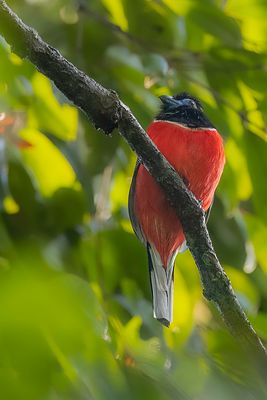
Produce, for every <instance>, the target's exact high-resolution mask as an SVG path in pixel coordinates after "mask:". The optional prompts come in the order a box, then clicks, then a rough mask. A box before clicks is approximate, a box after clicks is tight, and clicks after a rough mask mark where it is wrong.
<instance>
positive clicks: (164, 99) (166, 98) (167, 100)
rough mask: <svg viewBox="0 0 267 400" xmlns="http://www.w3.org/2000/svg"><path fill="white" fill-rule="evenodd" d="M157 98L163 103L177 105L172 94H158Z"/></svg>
mask: <svg viewBox="0 0 267 400" xmlns="http://www.w3.org/2000/svg"><path fill="white" fill-rule="evenodd" d="M159 99H160V101H161V102H162V104H164V105H168V106H170V105H177V100H175V99H174V98H173V97H172V96H165V95H164V96H159Z"/></svg>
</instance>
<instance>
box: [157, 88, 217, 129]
mask: <svg viewBox="0 0 267 400" xmlns="http://www.w3.org/2000/svg"><path fill="white" fill-rule="evenodd" d="M160 100H161V102H162V105H161V108H160V112H159V114H158V115H157V116H156V120H163V121H172V122H177V123H179V124H182V125H185V126H187V127H189V128H214V126H213V125H212V123H211V122H210V121H209V119H208V118H207V117H206V115H205V114H204V112H203V107H202V105H201V103H200V101H199V100H198V99H197V98H196V97H194V96H192V95H190V94H189V93H186V92H182V93H179V94H176V95H174V96H161V97H160Z"/></svg>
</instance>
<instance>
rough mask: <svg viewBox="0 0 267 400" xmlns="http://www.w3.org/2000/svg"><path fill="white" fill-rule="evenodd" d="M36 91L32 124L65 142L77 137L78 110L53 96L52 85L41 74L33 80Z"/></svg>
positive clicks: (31, 116)
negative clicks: (61, 102)
mask: <svg viewBox="0 0 267 400" xmlns="http://www.w3.org/2000/svg"><path fill="white" fill-rule="evenodd" d="M32 87H33V91H34V96H33V103H32V112H31V111H30V113H29V117H30V123H31V126H32V127H34V128H37V129H38V128H39V129H41V130H42V129H43V130H46V131H48V132H49V133H52V134H53V135H55V136H57V137H59V138H60V139H64V140H73V139H75V138H76V135H77V122H78V121H77V118H78V115H77V109H76V108H74V107H72V106H70V105H68V104H62V105H61V104H60V103H59V102H58V100H57V99H56V97H55V95H54V94H53V90H52V86H51V83H50V82H49V80H48V79H47V78H45V77H44V76H43V75H41V74H40V73H36V74H35V75H34V77H33V79H32Z"/></svg>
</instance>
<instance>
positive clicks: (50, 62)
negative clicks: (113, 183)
mask: <svg viewBox="0 0 267 400" xmlns="http://www.w3.org/2000/svg"><path fill="white" fill-rule="evenodd" d="M0 34H1V35H2V36H3V37H4V38H5V39H6V41H7V42H8V43H9V44H10V46H11V48H12V49H13V51H14V52H16V53H17V54H18V55H20V56H21V57H23V58H28V59H29V60H30V61H31V62H32V63H33V64H34V65H35V66H36V67H37V68H38V70H39V71H41V72H42V73H44V74H45V75H46V76H48V77H49V78H50V79H51V80H52V81H53V82H54V83H55V84H56V86H57V87H58V88H59V89H60V90H61V91H62V92H63V93H64V94H65V95H66V96H67V97H68V98H69V100H70V101H72V102H73V103H74V104H75V105H76V106H77V107H79V108H80V109H81V110H82V111H83V112H84V113H85V114H86V115H87V116H88V118H89V119H90V121H91V122H92V123H93V124H94V125H95V127H96V128H97V129H102V130H103V131H104V133H106V134H109V133H111V132H112V131H113V130H114V129H115V128H118V130H119V132H120V134H121V135H122V136H123V137H124V139H125V140H126V141H127V142H128V144H129V145H130V147H131V148H132V149H133V150H134V151H135V152H136V153H137V155H138V157H139V158H140V159H141V161H142V162H143V163H144V165H145V166H146V168H147V169H148V171H149V172H150V173H151V175H152V176H153V177H154V178H155V179H156V181H157V182H158V184H159V185H160V186H161V187H162V189H163V190H164V191H165V193H166V195H167V197H168V199H169V201H170V204H171V205H172V206H173V207H174V209H175V211H176V213H177V215H178V216H179V218H180V220H181V222H182V225H183V229H184V232H185V235H186V240H187V245H188V247H189V249H190V251H191V253H192V255H193V257H194V259H195V262H196V265H197V267H198V270H199V273H200V277H201V281H202V285H203V293H204V296H205V297H206V299H208V300H211V301H213V302H214V303H215V304H216V306H217V307H218V309H219V311H220V313H221V315H222V317H223V319H224V321H225V324H226V326H227V327H228V329H229V330H230V332H231V333H232V334H233V335H234V336H235V337H236V339H238V340H239V341H240V342H241V343H242V344H243V345H244V346H245V347H246V349H250V350H251V351H252V353H254V354H255V355H258V357H259V359H260V361H261V363H264V364H265V365H267V357H266V350H265V348H264V346H263V344H262V342H261V340H260V339H259V337H258V336H257V334H256V332H255V331H254V329H253V327H252V326H251V324H250V322H249V321H248V319H247V317H246V315H245V313H244V312H243V310H242V308H241V307H240V304H239V302H238V300H237V298H236V296H235V294H234V291H233V289H232V286H231V284H230V281H229V279H228V277H227V276H226V274H225V272H224V270H223V268H222V266H221V265H220V262H219V260H218V258H217V256H216V254H215V251H214V249H213V246H212V243H211V240H210V237H209V233H208V231H207V227H206V224H205V216H204V212H203V210H202V208H201V206H200V204H199V202H198V201H197V200H196V198H195V197H194V196H193V194H192V193H191V192H190V191H189V190H188V189H187V188H186V186H185V185H184V183H183V181H182V179H181V178H180V177H179V175H178V174H177V173H176V171H175V170H174V169H173V168H172V166H171V165H170V164H169V163H168V161H167V160H166V159H165V158H164V157H163V155H162V154H161V153H160V152H159V150H158V149H157V148H156V146H155V145H154V144H153V143H152V141H151V140H150V139H149V137H148V136H147V134H146V133H145V131H144V130H143V128H142V127H141V126H140V124H139V123H138V121H137V120H136V119H135V117H134V116H133V114H132V113H131V111H130V110H129V109H128V108H127V107H126V106H125V105H124V104H123V103H122V102H121V101H120V100H119V98H118V96H117V94H116V93H115V92H114V91H111V90H108V89H106V88H104V87H103V86H101V85H100V84H99V83H97V82H96V81H94V80H93V79H91V78H90V77H89V76H87V75H86V74H85V73H84V72H82V71H80V70H79V69H77V68H76V67H75V66H74V65H73V64H71V63H70V62H69V61H67V60H66V59H65V58H64V57H63V56H62V55H61V54H60V53H59V52H58V51H57V50H56V49H54V48H53V47H51V46H49V45H48V44H47V43H45V42H44V41H43V40H42V39H41V38H40V36H39V35H38V34H37V32H36V31H35V30H33V29H32V28H29V27H28V26H27V25H25V24H24V23H23V22H22V21H21V20H20V19H19V18H18V16H17V15H16V14H15V13H14V12H13V11H12V10H11V9H10V8H9V7H8V6H7V4H6V3H5V1H2V0H0Z"/></svg>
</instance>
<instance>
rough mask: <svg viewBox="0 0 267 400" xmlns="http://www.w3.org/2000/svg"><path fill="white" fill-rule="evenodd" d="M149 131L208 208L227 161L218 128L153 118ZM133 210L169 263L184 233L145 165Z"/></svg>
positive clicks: (203, 204) (165, 263) (137, 180)
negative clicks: (184, 124) (193, 126)
mask: <svg viewBox="0 0 267 400" xmlns="http://www.w3.org/2000/svg"><path fill="white" fill-rule="evenodd" d="M147 133H148V135H149V136H150V138H151V140H152V141H153V142H154V143H155V144H156V146H157V147H158V149H159V150H160V151H161V152H162V154H163V155H164V156H165V157H166V158H167V160H168V161H169V162H170V164H172V165H173V167H174V168H175V169H176V171H177V172H178V173H179V175H180V176H181V177H182V178H183V179H184V181H185V183H186V184H187V186H188V188H189V189H190V190H191V191H192V192H193V193H194V195H195V196H196V198H197V199H198V200H200V201H201V204H202V207H203V209H204V210H205V211H206V210H208V208H209V207H210V206H211V203H212V200H213V196H214V192H215V189H216V187H217V185H218V183H219V180H220V177H221V174H222V171H223V166H224V162H225V159H224V149H223V141H222V138H221V136H220V135H219V133H218V132H217V130H216V129H214V128H200V129H198V128H194V129H192V128H188V127H185V126H182V125H179V124H178V123H175V122H169V121H154V122H153V123H152V124H151V125H150V126H149V127H148V131H147ZM134 212H135V215H136V217H137V219H138V223H139V225H140V228H141V230H142V232H143V234H144V236H145V237H146V239H147V241H148V242H149V243H151V244H153V245H154V246H155V248H156V249H157V251H158V253H159V255H160V257H161V260H162V263H163V265H164V266H166V265H167V262H168V259H169V257H170V256H171V255H172V254H173V253H174V252H175V251H176V250H177V249H178V248H179V247H180V246H181V245H182V243H183V242H184V240H185V237H184V233H183V230H182V226H181V223H180V221H179V219H178V217H177V216H176V213H175V211H174V209H173V208H172V207H171V206H170V205H169V202H168V200H167V198H166V196H165V194H164V193H163V191H162V189H161V188H160V186H159V185H158V184H157V183H156V182H155V180H154V179H153V178H152V176H151V175H150V174H149V173H148V172H147V170H146V169H145V167H144V166H143V165H141V166H140V168H139V170H138V174H137V177H136V188H135V196H134Z"/></svg>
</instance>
